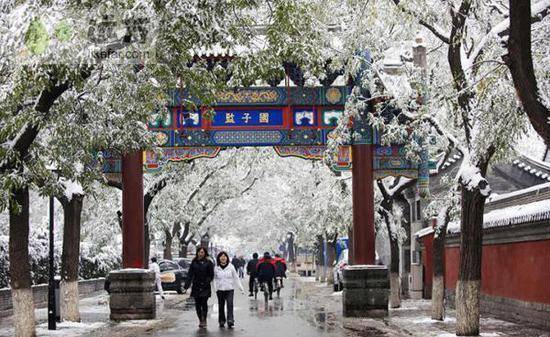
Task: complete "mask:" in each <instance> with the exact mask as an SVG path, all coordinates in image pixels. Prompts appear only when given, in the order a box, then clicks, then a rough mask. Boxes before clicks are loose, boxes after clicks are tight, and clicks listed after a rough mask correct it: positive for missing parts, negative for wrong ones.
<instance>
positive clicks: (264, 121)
mask: <svg viewBox="0 0 550 337" xmlns="http://www.w3.org/2000/svg"><path fill="white" fill-rule="evenodd" d="M212 125H213V126H282V125H283V111H282V109H267V110H216V115H215V117H214V120H213V121H212Z"/></svg>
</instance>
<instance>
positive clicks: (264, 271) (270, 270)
mask: <svg viewBox="0 0 550 337" xmlns="http://www.w3.org/2000/svg"><path fill="white" fill-rule="evenodd" d="M257 270H258V281H259V282H260V283H261V284H267V287H268V289H269V299H270V300H272V299H273V278H274V277H275V260H273V259H272V258H271V254H269V252H265V253H264V257H263V258H261V259H260V261H258V267H257ZM264 287H265V285H264Z"/></svg>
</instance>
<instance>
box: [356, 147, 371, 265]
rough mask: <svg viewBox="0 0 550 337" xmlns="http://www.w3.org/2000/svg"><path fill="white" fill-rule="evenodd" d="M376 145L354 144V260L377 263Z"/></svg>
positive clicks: (363, 262) (361, 262)
mask: <svg viewBox="0 0 550 337" xmlns="http://www.w3.org/2000/svg"><path fill="white" fill-rule="evenodd" d="M373 151H374V145H370V144H360V145H353V146H352V160H353V164H352V182H353V264H374V263H375V256H376V253H375V232H374V170H373V165H372V162H373V156H374V155H373Z"/></svg>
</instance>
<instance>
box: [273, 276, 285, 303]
mask: <svg viewBox="0 0 550 337" xmlns="http://www.w3.org/2000/svg"><path fill="white" fill-rule="evenodd" d="M274 288H275V289H274V290H275V291H276V292H277V298H281V289H282V288H283V278H282V277H281V276H277V277H275V284H274Z"/></svg>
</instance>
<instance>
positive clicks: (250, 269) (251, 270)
mask: <svg viewBox="0 0 550 337" xmlns="http://www.w3.org/2000/svg"><path fill="white" fill-rule="evenodd" d="M257 265H258V253H254V254H252V260H250V261H248V264H247V265H246V274H247V275H250V279H249V280H248V290H249V291H250V294H249V295H248V296H250V297H252V296H254V279H255V278H257V277H258V270H257V269H256V266H257Z"/></svg>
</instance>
